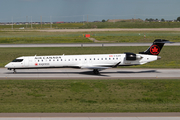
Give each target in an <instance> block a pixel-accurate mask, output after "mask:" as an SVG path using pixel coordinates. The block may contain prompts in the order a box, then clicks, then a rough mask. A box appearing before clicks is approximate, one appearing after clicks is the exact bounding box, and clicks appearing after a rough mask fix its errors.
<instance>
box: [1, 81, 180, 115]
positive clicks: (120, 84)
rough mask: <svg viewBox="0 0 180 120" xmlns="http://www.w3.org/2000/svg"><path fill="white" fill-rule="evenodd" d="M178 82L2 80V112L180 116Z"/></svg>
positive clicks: (179, 88)
mask: <svg viewBox="0 0 180 120" xmlns="http://www.w3.org/2000/svg"><path fill="white" fill-rule="evenodd" d="M179 91H180V79H179V80H159V79H158V80H111V79H110V80H0V106H1V107H0V112H1V113H2V112H6V113H10V112H15V113H26V112H32V113H33V112H179V111H180V92H179Z"/></svg>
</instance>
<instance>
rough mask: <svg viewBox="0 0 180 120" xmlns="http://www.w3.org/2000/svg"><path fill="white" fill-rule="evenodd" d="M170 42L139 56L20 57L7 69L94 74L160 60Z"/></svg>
mask: <svg viewBox="0 0 180 120" xmlns="http://www.w3.org/2000/svg"><path fill="white" fill-rule="evenodd" d="M165 43H170V42H169V41H168V40H161V39H157V40H155V41H154V42H153V44H152V45H151V46H150V47H149V48H148V49H147V50H146V51H144V52H139V54H134V53H123V54H92V55H53V56H26V57H18V58H16V59H15V60H13V61H12V62H10V63H8V64H7V65H6V66H5V67H6V68H7V69H8V70H13V71H14V73H16V69H39V68H81V69H92V70H93V72H94V74H99V71H100V70H104V69H107V68H115V67H117V66H131V65H142V64H145V63H148V62H152V61H155V60H158V59H160V58H161V57H160V56H158V54H159V52H160V51H161V49H162V47H163V46H164V44H165Z"/></svg>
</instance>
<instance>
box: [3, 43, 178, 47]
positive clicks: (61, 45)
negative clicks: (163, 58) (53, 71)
mask: <svg viewBox="0 0 180 120" xmlns="http://www.w3.org/2000/svg"><path fill="white" fill-rule="evenodd" d="M151 44H152V43H74V44H72V43H70V44H0V47H103V46H104V47H105V46H150V45H151ZM165 46H180V42H176V43H172V44H165Z"/></svg>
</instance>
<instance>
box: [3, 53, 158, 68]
mask: <svg viewBox="0 0 180 120" xmlns="http://www.w3.org/2000/svg"><path fill="white" fill-rule="evenodd" d="M157 58H158V57H157V56H156V55H145V54H136V60H126V54H94V55H52V56H26V57H19V58H16V59H15V60H14V61H12V62H10V63H8V64H7V65H6V66H5V67H6V68H8V69H31V68H32V69H33V68H34V69H37V68H61V67H71V68H86V69H99V70H100V69H107V68H112V67H114V66H126V65H141V64H145V63H148V62H151V61H155V60H157Z"/></svg>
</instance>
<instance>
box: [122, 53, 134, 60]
mask: <svg viewBox="0 0 180 120" xmlns="http://www.w3.org/2000/svg"><path fill="white" fill-rule="evenodd" d="M125 54H126V60H136V54H134V53H125Z"/></svg>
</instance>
